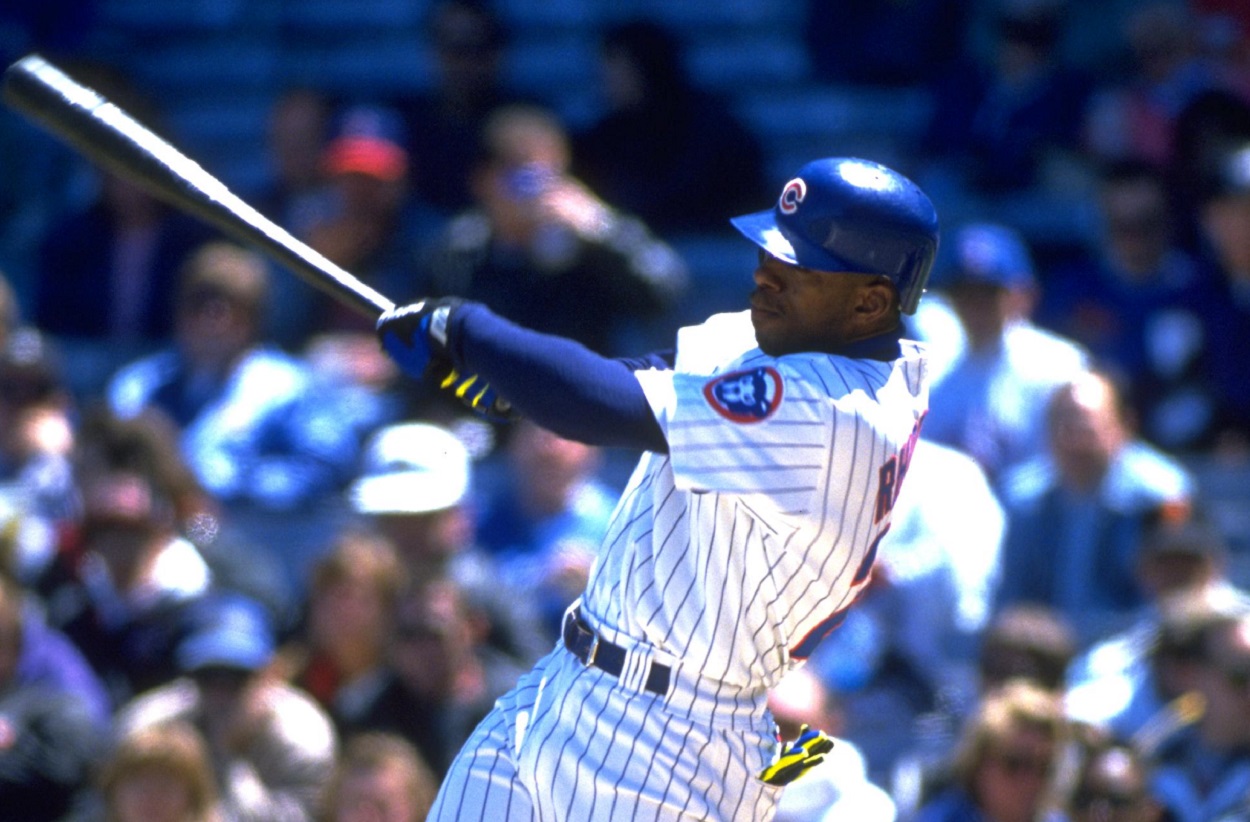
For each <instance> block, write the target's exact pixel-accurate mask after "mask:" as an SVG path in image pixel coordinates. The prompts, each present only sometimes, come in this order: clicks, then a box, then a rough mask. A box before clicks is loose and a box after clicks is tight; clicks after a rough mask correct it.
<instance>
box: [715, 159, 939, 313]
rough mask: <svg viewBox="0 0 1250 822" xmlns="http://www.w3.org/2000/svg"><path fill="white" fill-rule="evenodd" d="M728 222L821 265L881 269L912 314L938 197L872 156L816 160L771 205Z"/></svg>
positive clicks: (781, 252)
mask: <svg viewBox="0 0 1250 822" xmlns="http://www.w3.org/2000/svg"><path fill="white" fill-rule="evenodd" d="M730 222H731V223H732V224H733V226H734V227H735V228H737V229H738V230H739V231H741V232H742V234H743V235H744V236H746V238H747V239H748V240H751V241H752V242H753V243H755V244H756V245H758V246H759V247H760V248H762V249H764V250H765V251H766V252H768V253H769V254H771V255H773V256H774V257H776V258H777V259H779V260H783V261H785V262H787V263H790V264H792V265H799V266H802V267H804V268H813V269H816V270H818V271H834V272H837V271H844V272H854V273H861V274H881V275H884V276H886V277H888V278H889V279H890V281H891V282H892V283H894V286H895V287H896V288H897V289H898V293H899V303H900V306H901V307H902V310H903V311H904V312H905V313H907V314H914V313H915V311H916V306H917V304H918V303H919V302H920V295H921V294H922V293H923V292H924V288H925V283H926V282H928V279H929V270H930V269H931V268H932V267H933V259H934V257H935V256H936V255H937V247H938V219H937V212H936V211H935V210H934V208H933V203H932V202H930V201H929V198H928V197H927V196H925V193H924V192H923V191H921V190H920V189H919V188H918V187H917V186H916V184H915V183H913V182H912V181H911V180H909V179H907V178H906V177H904V176H903V175H901V174H899V173H898V172H896V171H893V170H891V169H889V168H886V167H885V166H883V165H881V164H879V163H874V162H871V161H869V160H859V159H856V158H853V157H831V158H828V159H823V160H813V161H812V162H810V163H808V164H807V165H805V166H803V167H802V168H801V169H799V173H798V175H796V176H795V178H794V179H793V180H791V181H790V182H788V183H786V184H785V186H784V187H783V188H782V189H781V196H780V197H778V198H777V204H776V205H775V206H773V207H772V208H771V209H769V210H768V211H760V212H756V213H755V214H746V215H743V216H741V217H735V218H733V219H732V220H730Z"/></svg>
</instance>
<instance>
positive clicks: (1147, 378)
mask: <svg viewBox="0 0 1250 822" xmlns="http://www.w3.org/2000/svg"><path fill="white" fill-rule="evenodd" d="M1097 203H1098V207H1099V213H1100V216H1101V220H1100V225H1099V228H1100V230H1099V232H1098V235H1097V238H1096V240H1094V241H1092V242H1091V243H1090V247H1089V248H1088V249H1087V250H1086V251H1085V253H1083V254H1081V255H1080V256H1078V257H1077V258H1076V259H1074V260H1073V261H1072V262H1070V263H1067V264H1065V265H1063V266H1060V267H1058V268H1056V269H1055V270H1053V271H1052V272H1050V275H1049V276H1048V278H1047V281H1046V289H1045V293H1044V295H1043V299H1042V302H1041V304H1040V305H1039V307H1038V311H1037V321H1038V322H1039V324H1041V325H1043V326H1045V327H1046V328H1049V329H1051V330H1053V331H1055V332H1056V333H1060V334H1064V335H1066V336H1068V337H1070V338H1071V339H1073V340H1075V341H1076V342H1077V343H1079V344H1081V345H1082V346H1084V347H1085V348H1086V349H1087V350H1088V351H1089V352H1090V354H1091V355H1092V356H1093V357H1094V358H1096V360H1097V361H1098V362H1099V363H1100V365H1101V366H1102V367H1104V368H1107V369H1109V370H1113V371H1115V372H1116V373H1117V374H1118V375H1119V378H1120V379H1121V380H1122V381H1123V383H1124V385H1125V387H1126V390H1127V392H1128V394H1127V398H1128V401H1129V402H1130V403H1131V405H1132V407H1133V408H1134V409H1135V410H1136V416H1137V420H1138V429H1139V431H1140V432H1141V434H1142V436H1143V437H1145V438H1146V439H1147V440H1148V441H1149V442H1151V443H1153V444H1155V445H1157V446H1158V447H1160V448H1165V449H1168V450H1171V451H1178V452H1179V451H1186V452H1192V451H1194V450H1198V449H1205V448H1207V447H1209V446H1210V445H1211V438H1212V436H1213V435H1214V432H1215V431H1216V425H1217V422H1218V416H1219V405H1220V403H1219V398H1218V396H1217V394H1216V392H1215V391H1214V390H1213V387H1212V386H1211V384H1210V383H1209V382H1208V380H1207V379H1206V369H1207V367H1208V366H1207V363H1206V360H1207V358H1209V357H1210V356H1211V355H1212V352H1211V348H1212V347H1213V346H1217V345H1220V343H1219V342H1218V341H1216V340H1214V339H1212V337H1211V329H1210V327H1209V325H1210V323H1209V322H1208V320H1207V319H1206V318H1207V317H1208V316H1209V315H1210V314H1211V312H1212V309H1217V308H1218V304H1219V302H1220V299H1219V297H1218V289H1217V276H1216V272H1215V271H1214V269H1213V268H1212V266H1211V265H1210V264H1209V262H1206V261H1203V260H1202V259H1200V258H1198V257H1196V256H1194V255H1193V254H1191V253H1189V252H1188V251H1186V250H1185V249H1183V248H1182V247H1181V246H1180V244H1179V241H1178V236H1177V229H1178V226H1177V219H1176V215H1175V213H1174V212H1173V209H1172V206H1171V197H1170V193H1169V190H1168V187H1167V184H1166V180H1165V178H1164V175H1163V171H1162V170H1161V169H1160V168H1158V167H1155V166H1152V165H1150V164H1148V163H1146V162H1144V161H1137V160H1125V161H1121V162H1118V163H1114V164H1112V165H1109V166H1108V167H1107V168H1105V169H1104V170H1103V172H1102V175H1101V177H1100V179H1099V184H1098V190H1097Z"/></svg>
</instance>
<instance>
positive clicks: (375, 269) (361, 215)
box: [307, 105, 445, 334]
mask: <svg viewBox="0 0 1250 822" xmlns="http://www.w3.org/2000/svg"><path fill="white" fill-rule="evenodd" d="M407 142H408V139H407V137H406V135H405V134H404V126H403V121H402V119H401V118H400V115H399V114H398V113H397V112H396V111H394V110H392V109H388V108H385V107H381V106H366V105H353V106H349V107H348V108H347V109H346V110H345V111H343V112H342V113H341V114H340V115H339V117H338V122H337V125H336V131H335V134H334V137H333V138H332V139H331V140H330V142H329V144H328V145H327V146H326V148H325V151H324V153H323V154H322V164H323V166H324V170H325V173H326V181H327V183H328V185H329V187H330V196H331V208H329V209H327V210H326V211H325V212H324V213H323V214H322V215H321V217H320V219H317V220H315V221H313V222H312V223H311V224H310V225H309V226H308V227H307V237H308V243H309V245H311V246H312V247H313V248H314V249H316V250H317V251H320V252H321V253H322V254H324V255H325V256H326V257H328V258H329V259H330V260H332V261H333V262H335V263H337V264H338V265H340V266H342V267H343V268H344V269H346V270H348V271H350V272H352V274H354V275H355V276H356V277H358V278H359V279H360V280H361V281H363V282H364V283H365V284H366V285H368V286H369V287H371V288H373V289H374V290H376V291H378V292H379V293H381V294H382V295H384V296H386V297H387V298H388V299H391V300H394V301H398V302H400V303H402V302H404V301H405V300H410V299H415V298H416V297H418V296H420V295H422V294H425V293H427V292H428V290H429V287H428V283H427V282H426V281H425V280H424V279H423V278H422V277H420V276H419V271H420V269H419V267H418V260H419V258H420V256H421V255H422V253H423V250H424V247H425V246H426V245H427V244H428V243H430V242H433V241H434V239H435V237H436V236H437V235H438V234H439V233H440V231H441V230H442V229H443V226H444V223H445V219H444V217H443V215H442V214H440V213H439V212H438V211H436V210H435V209H434V208H433V207H432V206H431V205H430V204H429V203H427V202H426V201H425V200H424V199H423V196H422V194H423V193H422V191H421V190H420V188H417V187H414V186H413V185H412V179H413V178H412V176H411V175H410V173H409V166H410V164H411V157H410V156H409V154H408V150H407V148H405V146H406V144H407ZM318 298H319V303H318V305H317V306H315V307H314V308H313V313H312V315H311V316H310V317H309V320H308V322H309V326H308V327H309V330H310V331H311V330H316V331H317V332H326V331H354V332H358V333H361V334H368V333H372V331H373V322H372V319H371V318H369V317H365V316H362V315H360V314H359V313H357V312H355V311H354V310H352V309H349V308H347V307H346V306H344V305H342V304H341V303H339V302H338V301H336V300H333V299H331V298H330V297H329V296H328V295H325V294H319V295H318Z"/></svg>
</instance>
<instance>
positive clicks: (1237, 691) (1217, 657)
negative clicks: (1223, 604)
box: [1198, 619, 1250, 750]
mask: <svg viewBox="0 0 1250 822" xmlns="http://www.w3.org/2000/svg"><path fill="white" fill-rule="evenodd" d="M1203 651H1204V653H1203V661H1202V665H1201V668H1200V673H1199V677H1198V688H1199V690H1200V691H1201V693H1202V695H1203V697H1205V699H1206V712H1205V713H1204V714H1203V717H1202V720H1201V725H1200V728H1201V733H1202V736H1203V738H1204V739H1205V740H1206V742H1207V744H1209V745H1210V746H1212V747H1214V748H1216V749H1217V750H1230V749H1233V748H1239V747H1242V746H1245V745H1247V744H1250V622H1248V621H1247V620H1244V619H1243V620H1241V621H1239V622H1236V623H1233V624H1231V625H1225V626H1221V627H1219V628H1217V629H1215V630H1213V631H1212V632H1211V634H1210V635H1209V636H1208V637H1207V640H1206V642H1205V643H1204V648H1203Z"/></svg>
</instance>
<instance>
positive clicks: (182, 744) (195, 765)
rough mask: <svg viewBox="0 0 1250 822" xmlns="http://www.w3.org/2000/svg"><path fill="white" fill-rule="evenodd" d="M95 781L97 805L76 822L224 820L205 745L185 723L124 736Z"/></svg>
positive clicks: (105, 761) (101, 767)
mask: <svg viewBox="0 0 1250 822" xmlns="http://www.w3.org/2000/svg"><path fill="white" fill-rule="evenodd" d="M96 782H97V784H98V788H97V792H96V794H97V795H96V797H95V800H96V801H95V805H94V807H93V809H92V811H91V812H89V813H88V814H86V815H84V816H83V817H82V819H81V820H79V822H228V820H227V819H226V817H224V816H223V815H222V809H221V806H220V804H219V801H218V790H217V779H216V777H215V776H214V774H213V767H212V762H211V761H210V759H209V753H208V746H207V744H206V743H205V742H204V737H203V735H202V734H201V733H200V732H199V730H197V729H196V728H195V726H193V725H190V724H188V723H186V722H182V721H171V722H165V723H162V724H161V725H160V726H157V727H152V728H143V729H140V730H137V731H135V732H133V733H130V734H126V735H123V736H122V737H121V738H120V739H119V740H118V741H117V742H116V743H115V745H114V747H113V750H112V751H111V752H110V753H109V755H108V757H107V758H106V759H105V760H104V761H103V762H102V763H101V766H100V768H99V774H98V776H97V779H96Z"/></svg>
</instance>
